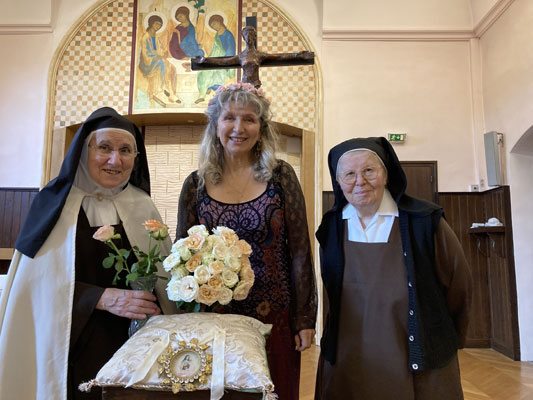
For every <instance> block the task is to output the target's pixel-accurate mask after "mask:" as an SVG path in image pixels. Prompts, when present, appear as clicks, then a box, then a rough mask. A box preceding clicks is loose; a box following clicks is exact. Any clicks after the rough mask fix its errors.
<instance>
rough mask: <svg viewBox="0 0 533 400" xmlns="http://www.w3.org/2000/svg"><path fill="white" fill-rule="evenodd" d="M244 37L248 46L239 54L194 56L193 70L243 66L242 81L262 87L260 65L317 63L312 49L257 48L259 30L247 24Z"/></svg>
mask: <svg viewBox="0 0 533 400" xmlns="http://www.w3.org/2000/svg"><path fill="white" fill-rule="evenodd" d="M242 37H243V38H244V41H245V42H246V48H245V49H244V50H243V51H242V52H241V53H239V54H238V55H236V56H231V57H194V58H192V59H191V68H192V70H193V71H198V70H202V69H228V68H242V71H243V75H242V81H243V82H247V83H251V84H252V85H254V86H255V87H256V88H260V87H261V81H260V80H259V67H281V66H286V65H313V64H314V63H315V53H313V52H311V51H300V52H298V53H278V54H268V53H264V52H262V51H259V50H257V49H256V47H255V42H256V39H257V32H256V30H255V28H254V27H252V26H246V27H245V28H244V29H243V30H242Z"/></svg>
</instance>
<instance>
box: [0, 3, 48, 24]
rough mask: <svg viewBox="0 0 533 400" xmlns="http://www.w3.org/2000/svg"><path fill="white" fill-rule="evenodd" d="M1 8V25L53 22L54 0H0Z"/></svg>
mask: <svg viewBox="0 0 533 400" xmlns="http://www.w3.org/2000/svg"><path fill="white" fill-rule="evenodd" d="M0 9H1V10H2V12H1V13H0V26H1V25H4V24H7V25H14V24H31V25H49V24H50V23H51V22H52V0H16V1H14V0H0Z"/></svg>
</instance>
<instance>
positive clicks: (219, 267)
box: [209, 261, 224, 275]
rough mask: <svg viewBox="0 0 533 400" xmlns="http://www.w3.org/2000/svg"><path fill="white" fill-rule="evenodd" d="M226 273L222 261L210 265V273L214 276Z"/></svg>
mask: <svg viewBox="0 0 533 400" xmlns="http://www.w3.org/2000/svg"><path fill="white" fill-rule="evenodd" d="M222 271H224V263H223V262H222V261H213V262H212V263H209V272H211V274H213V275H218V274H221V273H222Z"/></svg>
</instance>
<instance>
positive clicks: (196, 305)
mask: <svg viewBox="0 0 533 400" xmlns="http://www.w3.org/2000/svg"><path fill="white" fill-rule="evenodd" d="M193 304H194V308H193V309H192V312H198V311H200V303H197V302H193Z"/></svg>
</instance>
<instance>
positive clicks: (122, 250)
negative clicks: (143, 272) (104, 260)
mask: <svg viewBox="0 0 533 400" xmlns="http://www.w3.org/2000/svg"><path fill="white" fill-rule="evenodd" d="M118 252H119V253H120V255H121V256H122V257H124V258H128V255H129V254H130V252H129V251H128V250H126V249H119V250H118Z"/></svg>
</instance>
